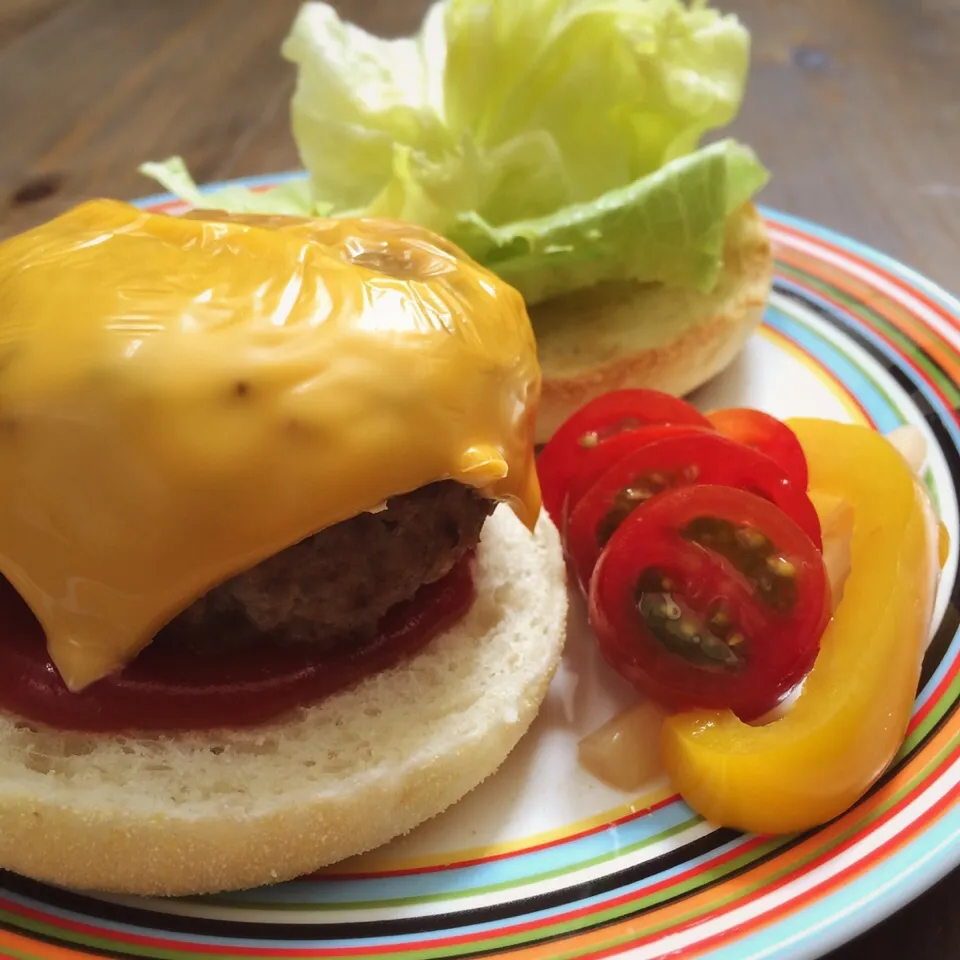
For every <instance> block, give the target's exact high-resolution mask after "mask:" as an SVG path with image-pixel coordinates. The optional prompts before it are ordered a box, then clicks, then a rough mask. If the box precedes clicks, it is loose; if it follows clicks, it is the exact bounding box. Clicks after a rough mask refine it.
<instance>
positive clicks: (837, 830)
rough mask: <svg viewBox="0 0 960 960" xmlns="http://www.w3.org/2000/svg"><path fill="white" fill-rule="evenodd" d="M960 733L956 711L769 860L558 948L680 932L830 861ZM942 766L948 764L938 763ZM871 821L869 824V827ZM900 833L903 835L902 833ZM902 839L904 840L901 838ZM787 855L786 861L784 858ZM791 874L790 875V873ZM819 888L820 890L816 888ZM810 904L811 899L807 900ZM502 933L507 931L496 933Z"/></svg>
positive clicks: (536, 950) (745, 929)
mask: <svg viewBox="0 0 960 960" xmlns="http://www.w3.org/2000/svg"><path fill="white" fill-rule="evenodd" d="M958 731H960V714H955V715H954V716H953V717H951V718H950V720H949V721H948V723H947V724H945V725H944V727H943V728H942V729H941V730H939V731H938V732H937V733H936V734H935V736H934V737H933V739H932V740H931V741H930V742H929V743H928V745H927V746H926V748H925V749H924V755H921V756H916V757H913V758H912V759H911V760H910V761H908V762H907V764H906V765H905V766H904V767H903V768H902V769H901V770H900V771H899V772H898V774H897V776H896V777H895V778H894V779H893V780H891V781H890V782H889V783H887V784H885V785H884V786H883V787H882V788H881V789H880V790H878V791H877V792H876V793H875V794H874V795H873V796H871V797H870V798H869V799H868V800H867V801H865V802H864V803H863V804H862V805H861V806H859V807H856V808H854V809H853V810H851V811H849V812H848V813H847V814H845V815H844V816H843V817H841V818H840V819H839V820H836V821H834V822H833V823H831V824H828V825H827V826H826V827H824V828H823V829H821V830H820V831H818V832H817V833H816V834H814V835H813V836H812V837H810V838H809V839H807V840H805V841H804V842H803V843H801V844H799V845H798V846H796V847H794V848H793V849H791V850H789V851H785V852H784V853H783V854H781V855H779V856H777V857H775V858H773V859H771V860H770V861H768V862H766V863H763V864H760V865H759V866H756V867H753V868H752V869H750V870H749V871H747V872H745V873H743V874H741V875H739V876H737V877H733V878H731V879H729V880H726V881H723V882H722V883H720V884H718V885H717V886H714V887H711V888H710V889H709V890H704V891H701V892H700V893H696V894H693V895H692V896H690V897H687V898H685V899H683V900H680V901H678V902H676V903H673V904H668V905H667V906H665V907H662V908H660V909H658V910H654V911H651V912H650V913H648V914H646V915H645V916H643V917H632V918H628V919H625V920H621V921H618V922H616V923H613V924H611V925H609V926H606V927H603V928H601V929H599V930H589V931H585V932H584V933H582V934H575V935H574V936H572V937H570V938H569V939H567V940H565V941H564V944H563V951H562V952H564V953H566V952H567V951H572V950H574V949H577V950H582V951H583V952H585V953H592V952H595V951H598V950H603V949H605V945H607V944H609V942H610V940H612V939H620V938H625V937H629V938H630V939H631V941H636V940H640V939H643V938H649V937H651V936H652V935H654V934H655V933H656V932H657V931H658V930H659V929H661V928H663V927H665V926H666V927H667V928H668V929H669V931H670V932H671V933H675V932H677V931H678V930H682V929H683V928H684V927H686V926H689V925H690V924H691V923H697V924H699V923H702V922H704V921H705V920H706V919H708V918H710V917H715V916H721V915H723V914H725V913H728V912H729V911H730V910H732V909H734V908H735V907H736V906H739V905H741V904H742V902H744V901H745V900H746V899H747V898H749V897H750V895H751V891H752V890H753V888H754V887H756V886H757V885H758V884H761V883H763V882H764V881H767V884H766V887H767V889H773V883H775V882H776V881H778V880H781V877H783V878H784V879H785V878H786V875H787V874H792V875H802V874H804V873H807V872H808V871H810V870H812V869H814V868H815V867H816V866H818V865H819V864H821V863H823V862H825V861H826V860H829V859H830V858H831V857H832V856H834V855H835V853H836V849H837V846H839V845H840V844H841V842H843V841H842V839H841V838H842V837H843V836H844V835H845V834H851V837H850V838H849V840H848V841H847V842H848V843H849V842H854V841H856V840H858V839H862V835H861V834H858V832H857V831H856V825H857V824H858V823H859V822H860V821H861V820H862V819H863V818H864V817H865V816H867V815H869V814H871V813H873V812H875V811H876V810H877V809H878V808H879V807H880V806H881V805H882V804H884V803H885V802H887V801H889V800H890V798H891V797H892V796H893V795H895V794H896V793H897V791H898V790H900V789H901V788H902V786H903V785H904V783H905V782H908V781H910V780H911V779H913V778H914V776H915V775H916V774H917V773H919V772H920V771H921V770H922V769H923V767H924V766H925V765H926V764H927V762H928V761H929V755H930V754H934V755H935V754H937V753H939V752H940V751H941V750H942V749H944V748H945V747H946V746H947V745H948V744H949V743H950V741H951V740H952V739H953V737H954V736H955V735H956V734H957V733H958ZM943 766H944V767H946V766H947V764H944V765H943ZM931 782H932V781H931V780H927V781H924V782H923V783H921V784H920V785H919V786H918V787H917V789H916V790H915V791H913V792H912V793H911V794H909V795H908V796H907V797H904V798H903V799H902V800H901V801H900V803H899V804H898V805H897V808H896V809H899V808H901V807H903V806H904V805H906V804H907V803H909V802H910V801H911V799H913V798H914V797H915V796H917V795H918V794H919V793H921V792H922V791H923V790H925V789H926V788H927V787H928V786H929V785H930V783H931ZM894 812H895V811H894V810H891V811H888V812H887V813H886V814H885V815H884V819H888V818H889V817H891V816H893V814H894ZM930 819H931V818H930V817H927V816H925V817H923V818H922V819H920V820H918V821H917V822H916V823H914V824H913V825H912V827H911V830H910V831H909V836H912V835H914V834H915V833H917V832H919V831H920V829H921V828H922V827H923V826H924V825H925V824H926V823H927V822H929V821H930ZM873 826H874V825H873V824H871V828H872V827H873ZM904 836H907V832H906V831H905V833H904ZM904 842H907V841H906V839H905V840H904ZM830 843H834V844H836V846H833V847H831V849H830V850H829V851H827V852H825V853H823V854H821V855H820V856H817V855H816V852H817V851H818V850H823V848H824V847H825V846H827V845H828V844H830ZM806 857H810V858H812V859H811V860H810V862H809V863H805V864H802V865H801V861H802V860H804V858H806ZM787 858H789V861H788V860H787ZM876 862H877V859H876V858H873V857H869V856H868V857H865V858H864V861H863V862H862V869H863V870H866V869H869V867H870V866H871V865H873V864H874V863H876ZM791 878H792V877H791ZM817 889H818V890H819V889H820V888H817ZM824 895H825V894H819V893H818V894H817V895H816V896H814V897H813V898H812V899H814V900H816V899H822V897H823V896H824ZM719 901H727V902H726V903H724V904H723V906H721V907H719V908H718V907H716V906H715V905H716V904H717V903H718V902H719ZM811 902H812V901H811ZM794 909H796V908H795V907H793V906H792V905H789V906H788V907H787V912H793V910H794ZM765 916H766V915H764V916H761V917H757V918H756V919H755V920H753V921H750V922H747V923H744V924H740V925H738V927H737V930H736V937H744V936H747V935H748V934H749V933H751V932H753V931H754V930H755V929H758V928H759V927H761V926H763V925H764V924H765V923H766V920H765ZM501 932H503V933H506V931H501ZM559 952H561V951H560V950H558V948H557V945H556V944H543V945H538V946H533V947H528V948H521V949H519V950H518V951H516V952H515V953H513V954H511V956H512V957H514V958H515V960H521V958H523V960H553V958H555V957H556V956H557V954H558V953H559Z"/></svg>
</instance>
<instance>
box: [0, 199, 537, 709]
mask: <svg viewBox="0 0 960 960" xmlns="http://www.w3.org/2000/svg"><path fill="white" fill-rule="evenodd" d="M539 393H540V373H539V367H538V365H537V361H536V351H535V345H534V339H533V334H532V331H531V328H530V324H529V321H528V319H527V315H526V312H525V309H524V306H523V302H522V300H521V298H520V296H519V294H517V293H516V292H515V291H514V290H513V289H511V288H510V287H508V286H506V285H504V284H503V283H502V282H500V281H499V280H497V279H496V278H495V277H494V276H493V275H492V274H490V273H488V272H486V271H485V270H483V269H481V268H480V267H478V266H477V265H476V264H474V263H473V262H471V261H469V260H467V259H465V258H464V257H463V255H462V254H460V253H459V252H458V251H457V250H456V249H455V248H453V247H451V246H450V245H448V244H447V243H446V242H445V241H443V240H441V239H439V238H437V237H435V236H434V235H432V234H430V233H428V232H426V231H423V230H419V229H417V228H414V227H409V226H405V225H403V226H402V225H399V224H393V223H383V222H375V221H361V220H353V221H350V220H341V221H332V220H310V221H306V220H289V219H280V218H260V217H248V218H235V219H231V218H227V217H220V216H219V215H217V214H212V213H211V214H200V215H199V217H198V216H197V215H194V217H193V218H177V217H169V216H160V215H155V214H150V213H145V212H142V211H140V210H138V209H136V208H134V207H132V206H128V205H126V204H122V203H117V202H113V201H102V200H101V201H94V202H91V203H87V204H84V205H83V206H80V207H78V208H76V209H74V210H73V211H71V212H69V213H67V214H65V215H63V216H61V217H59V218H58V219H56V220H54V221H52V222H51V223H48V224H47V225H45V226H42V227H39V228H37V229H35V230H32V231H30V232H28V233H26V234H23V235H21V236H19V237H15V238H13V239H11V240H8V241H6V242H5V243H3V244H0V572H2V573H3V574H4V575H5V576H6V577H7V578H8V579H9V580H10V581H11V582H12V583H13V585H14V586H15V587H16V588H17V589H18V590H19V591H20V593H21V595H22V596H23V597H24V599H25V600H26V602H27V603H28V604H29V606H30V607H31V609H32V610H33V612H34V613H35V615H36V616H37V618H38V619H39V620H40V622H41V624H42V626H43V628H44V630H45V631H46V636H47V643H48V647H49V651H50V655H51V657H52V659H53V661H54V663H55V664H56V666H57V668H58V669H59V671H60V673H61V674H62V676H63V678H64V680H65V681H66V683H67V685H68V686H69V687H70V688H71V689H73V690H79V689H81V688H83V687H84V686H86V685H88V684H90V683H91V682H93V681H95V680H97V679H99V678H101V677H103V676H105V675H107V674H109V673H111V672H113V671H115V670H117V669H119V668H121V667H122V666H123V665H124V664H125V663H127V662H128V661H129V660H130V659H132V658H133V657H134V656H135V655H136V654H137V653H138V652H139V651H140V650H141V649H142V648H143V647H144V646H145V645H146V644H148V643H149V642H150V640H151V638H152V637H153V636H154V635H155V633H156V632H157V631H158V630H159V628H160V627H161V626H163V624H164V623H166V622H167V621H168V620H169V619H171V617H173V616H174V615H176V614H177V613H178V612H179V611H181V610H182V609H184V608H185V607H186V606H188V605H189V604H190V603H191V602H192V601H193V600H194V599H195V598H197V597H198V596H200V595H202V594H203V593H205V592H206V591H207V590H209V589H210V588H211V587H213V586H214V585H216V584H217V583H219V582H222V581H223V580H225V579H227V578H229V577H230V576H232V575H234V574H236V573H238V572H240V571H242V570H245V569H248V568H250V567H251V566H253V565H254V564H256V563H258V562H259V561H261V560H262V559H264V558H266V557H268V556H270V555H272V554H273V553H276V552H278V551H279V550H282V549H283V548H285V547H287V546H289V545H291V544H293V543H295V542H297V541H299V540H301V539H303V538H304V537H306V536H309V535H310V534H312V533H314V532H316V531H318V530H321V529H323V528H324V527H327V526H329V525H331V524H334V523H337V522H339V521H341V520H345V519H347V518H349V517H351V516H354V515H355V514H357V513H359V512H361V511H364V510H369V509H376V508H377V507H378V505H381V504H382V503H383V502H384V501H385V500H386V499H388V498H389V497H390V496H393V495H396V494H400V493H405V492H408V491H410V490H413V489H415V488H417V487H420V486H423V485H425V484H427V483H430V482H432V481H435V480H440V479H447V478H452V479H454V480H458V481H460V482H461V483H465V484H469V485H471V486H473V487H475V488H477V489H478V490H480V491H482V492H483V493H484V494H485V495H487V496H489V497H492V498H497V499H502V500H506V501H508V502H509V503H510V504H511V505H512V506H513V508H514V510H515V511H516V512H517V514H518V516H519V517H520V518H521V520H523V521H524V522H525V523H527V525H528V526H530V525H532V524H533V523H534V522H535V520H536V517H537V514H538V512H539V508H540V494H539V487H538V485H537V480H536V473H535V470H534V464H533V451H532V437H533V424H534V419H535V416H536V407H537V403H538V399H539Z"/></svg>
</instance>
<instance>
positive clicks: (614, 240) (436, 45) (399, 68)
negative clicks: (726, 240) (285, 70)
mask: <svg viewBox="0 0 960 960" xmlns="http://www.w3.org/2000/svg"><path fill="white" fill-rule="evenodd" d="M283 55H284V56H285V57H286V58H287V59H288V60H290V61H291V62H292V63H294V64H295V65H296V67H297V85H296V90H295V92H294V96H293V100H292V103H291V123H292V128H293V134H294V137H295V139H296V142H297V145H298V148H299V151H300V155H301V158H302V160H303V163H304V166H305V167H306V168H307V171H308V173H309V184H307V185H303V184H301V185H298V186H297V187H293V186H292V185H290V184H285V185H283V186H282V187H278V188H276V189H275V190H269V191H266V192H261V193H258V194H257V195H256V197H253V196H252V195H250V191H243V190H242V188H228V189H229V190H230V191H231V192H230V193H229V195H228V194H227V193H226V192H222V193H221V195H220V196H219V197H217V199H216V203H217V205H218V206H228V208H229V209H236V210H239V209H243V210H250V209H256V210H258V211H263V210H274V211H277V212H285V213H301V214H313V213H326V214H331V215H334V216H347V215H364V216H387V217H394V218H398V219H403V220H407V221H411V222H415V223H419V224H421V225H423V226H427V227H430V228H432V229H434V230H437V231H438V232H441V233H444V234H446V235H447V236H449V237H450V238H451V239H453V240H454V241H455V242H457V243H459V244H460V245H461V246H462V247H464V249H465V250H466V251H467V252H468V253H470V254H471V255H472V256H474V257H475V258H476V259H478V260H479V261H480V262H481V263H484V264H485V265H487V266H489V267H490V268H491V269H493V270H495V271H497V272H499V273H500V274H501V275H502V276H503V277H504V278H505V279H507V280H508V281H510V282H511V283H513V284H514V285H516V286H517V287H518V288H519V289H520V290H521V292H523V293H524V295H525V296H526V297H527V298H528V300H529V301H530V302H536V301H537V300H540V299H543V298H546V297H550V296H554V295H557V294H560V293H564V292H566V291H569V290H573V289H577V288H579V287H582V286H586V285H590V284H594V283H597V282H599V281H601V280H604V279H613V278H630V277H635V278H637V279H639V280H660V281H663V282H666V283H671V284H677V285H682V286H688V287H692V288H697V289H704V290H706V289H709V288H710V287H711V285H712V284H713V282H714V281H715V279H716V276H717V273H718V271H719V268H720V258H721V256H722V241H723V223H724V220H725V219H726V217H727V216H728V215H729V213H730V212H732V210H733V209H735V208H736V207H737V206H738V205H740V204H742V203H743V202H745V201H746V200H748V199H749V198H750V197H751V196H752V194H753V193H754V192H755V191H756V190H758V189H759V188H760V187H761V186H762V185H763V183H764V181H765V179H766V172H765V171H764V170H763V168H762V166H761V165H760V163H759V162H758V161H757V159H756V157H755V156H754V155H753V154H752V153H751V152H750V151H749V150H748V149H747V148H745V147H743V146H741V145H739V144H737V143H735V142H733V141H723V142H721V143H719V144H714V145H712V146H710V147H706V148H703V149H698V144H699V143H700V141H701V139H702V138H703V137H704V135H705V134H707V133H709V132H710V131H713V130H716V129H719V128H721V127H723V126H725V125H726V124H727V123H729V122H730V120H732V119H733V117H734V116H735V114H736V112H737V110H738V109H739V105H740V101H741V98H742V95H743V88H744V84H745V81H746V75H747V69H748V61H749V36H748V34H747V32H746V30H745V29H744V28H743V27H742V26H741V25H740V23H739V22H738V21H737V20H736V18H734V17H731V16H723V15H721V14H719V13H718V12H716V11H715V10H713V9H711V8H710V7H708V5H707V3H706V2H705V0H689V2H686V0H442V2H440V3H438V4H435V5H434V6H433V7H432V8H431V10H430V11H429V13H428V15H427V17H426V19H425V21H424V25H423V28H422V29H421V31H420V33H419V34H417V35H416V36H415V37H409V38H402V39H397V40H384V39H380V38H377V37H373V36H371V35H370V34H368V33H366V32H364V31H363V30H361V29H359V28H358V27H355V26H352V25H350V24H346V23H344V22H343V21H342V20H341V19H340V18H339V16H338V15H337V13H336V12H335V10H334V9H333V8H332V7H330V6H328V5H327V4H325V3H318V2H311V3H306V4H304V6H303V7H302V8H301V10H300V12H299V14H298V16H297V18H296V21H295V22H294V25H293V27H292V30H291V32H290V34H289V36H288V37H287V39H286V41H285V42H284V45H283ZM147 172H148V173H149V174H150V175H153V176H155V177H157V178H158V179H162V182H164V183H165V185H166V186H167V187H168V189H172V190H173V191H174V192H175V193H177V194H178V195H180V196H182V197H184V199H187V200H190V199H191V196H192V195H193V194H194V192H195V189H196V188H195V186H194V185H193V182H192V181H191V180H189V176H188V175H187V174H186V171H185V170H183V169H182V164H181V165H180V168H178V166H177V161H176V158H174V160H173V161H168V162H167V164H165V165H162V166H160V167H157V166H155V165H154V166H150V167H148V168H147ZM191 202H193V201H191ZM204 202H205V203H206V204H207V205H212V203H213V202H214V199H213V198H211V197H210V196H209V195H205V196H204Z"/></svg>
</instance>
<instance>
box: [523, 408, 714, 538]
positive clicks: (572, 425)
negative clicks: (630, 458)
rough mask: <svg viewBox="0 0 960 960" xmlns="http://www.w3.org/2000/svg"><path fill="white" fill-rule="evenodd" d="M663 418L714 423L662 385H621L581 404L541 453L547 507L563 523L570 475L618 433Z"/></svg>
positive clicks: (675, 421)
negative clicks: (649, 387) (660, 387)
mask: <svg viewBox="0 0 960 960" xmlns="http://www.w3.org/2000/svg"><path fill="white" fill-rule="evenodd" d="M658 423H660V424H662V423H670V424H688V425H690V426H694V427H703V428H705V429H707V430H712V429H713V427H712V426H711V424H710V421H709V420H707V418H706V417H705V416H703V414H701V413H700V412H699V411H698V410H696V409H694V407H692V406H690V404H689V403H687V402H686V401H684V400H678V399H677V398H676V397H671V396H670V395H669V394H666V393H659V392H658V391H656V390H616V391H614V392H613V393H606V394H604V395H603V396H602V397H597V399H596V400H593V401H591V402H590V403H588V404H587V405H586V406H585V407H581V408H580V409H579V410H578V411H577V412H576V413H575V414H573V416H571V417H570V418H569V419H568V420H566V421H565V422H564V423H563V424H562V425H561V426H560V428H559V429H558V430H557V432H556V433H555V434H554V435H553V437H552V438H551V440H550V442H549V443H548V444H547V445H546V446H545V447H544V448H543V450H542V451H541V452H540V456H539V457H538V458H537V472H538V473H539V475H540V489H541V492H542V494H543V506H544V508H545V509H546V511H547V513H549V514H550V516H551V517H553V519H554V521H556V522H557V523H560V522H561V521H562V517H563V503H564V499H565V497H566V495H567V489H568V486H569V483H570V478H571V477H572V476H573V474H574V473H575V472H577V471H578V470H579V469H580V468H581V467H583V466H584V465H585V464H586V463H587V462H589V460H590V459H592V458H593V457H594V456H597V451H599V450H600V449H601V448H602V447H603V446H604V444H606V443H607V442H609V441H610V439H611V438H612V437H615V436H617V435H618V434H621V433H625V432H627V431H629V430H636V429H638V428H640V427H646V426H649V425H651V424H658Z"/></svg>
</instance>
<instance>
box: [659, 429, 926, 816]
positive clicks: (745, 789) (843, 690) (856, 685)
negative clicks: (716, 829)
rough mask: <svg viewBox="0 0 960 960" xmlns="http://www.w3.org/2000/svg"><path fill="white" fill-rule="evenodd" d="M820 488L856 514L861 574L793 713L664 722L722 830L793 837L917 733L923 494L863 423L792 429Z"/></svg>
mask: <svg viewBox="0 0 960 960" xmlns="http://www.w3.org/2000/svg"><path fill="white" fill-rule="evenodd" d="M788 425H789V426H790V427H791V428H792V429H793V430H794V432H795V433H796V435H797V437H798V438H799V440H800V443H801V445H802V446H803V449H804V451H805V453H806V455H807V461H808V464H809V467H810V489H811V491H816V492H820V493H823V494H825V495H829V496H837V497H842V498H844V499H845V500H847V501H849V503H851V504H852V506H853V511H854V523H853V540H852V543H851V569H850V575H849V578H848V579H847V581H846V584H845V585H844V590H843V598H842V600H841V601H840V604H839V606H838V608H837V610H836V612H835V614H834V618H833V620H832V621H831V622H830V624H829V626H828V627H827V630H826V631H825V633H824V635H823V638H822V643H821V648H820V653H819V655H818V656H817V660H816V663H815V665H814V667H813V669H812V671H811V672H810V674H809V675H808V677H807V679H806V682H805V683H804V685H803V690H802V692H801V694H800V696H799V698H798V699H797V701H796V702H795V703H794V705H793V706H792V708H790V709H789V711H788V712H787V713H786V714H785V715H784V716H782V717H781V718H780V719H777V720H774V721H772V722H770V723H768V724H766V725H764V726H750V725H747V724H745V723H743V722H742V721H740V720H739V719H737V717H736V716H734V715H733V714H732V713H730V712H729V711H724V712H716V711H696V712H687V713H683V714H676V715H674V716H672V717H669V718H667V720H666V721H665V722H664V724H663V726H662V728H661V735H660V748H661V753H662V756H663V760H664V763H665V766H666V768H667V771H668V772H669V774H670V776H671V778H672V779H673V782H674V785H675V786H676V788H677V789H678V790H679V792H680V793H681V794H682V795H683V797H684V799H685V800H686V801H687V802H688V803H689V804H690V806H691V807H693V808H694V809H695V810H696V811H698V812H699V813H700V814H702V815H703V816H704V817H706V818H707V819H708V820H711V821H713V822H715V823H717V824H720V825H723V826H728V827H735V828H737V829H740V830H747V831H754V832H757V833H789V832H793V831H797V830H804V829H807V828H809V827H813V826H815V825H817V824H821V823H824V822H826V821H827V820H830V819H832V818H833V817H835V816H837V815H839V814H841V813H843V812H844V811H845V810H847V809H848V808H849V807H850V806H851V805H852V804H853V803H855V802H856V800H857V799H859V798H860V797H861V796H862V795H863V794H864V792H865V791H866V790H867V789H868V788H869V787H870V786H871V784H873V783H874V782H875V781H876V780H877V778H878V777H879V776H880V775H881V774H882V773H883V771H884V770H885V769H886V768H887V766H888V765H889V764H890V762H891V761H892V760H893V758H894V757H895V756H896V754H897V751H898V750H899V748H900V745H901V744H902V742H903V738H904V736H905V734H906V729H907V724H908V721H909V719H910V714H911V708H912V706H913V700H914V696H915V693H916V689H917V683H918V680H919V674H920V663H921V660H922V655H923V651H924V649H925V644H926V640H927V637H928V634H929V630H930V625H931V619H932V616H933V604H934V599H935V595H936V586H937V582H938V573H939V564H938V558H937V535H936V534H937V526H936V520H935V519H934V517H933V513H932V509H931V507H930V502H929V498H928V497H927V494H926V491H925V490H924V489H923V487H922V486H921V485H920V483H919V481H917V479H916V478H915V477H914V475H913V473H912V472H911V471H910V468H909V467H908V466H907V464H906V463H905V461H904V460H903V458H902V457H901V456H900V454H899V453H897V452H896V450H894V448H893V447H892V446H891V445H890V444H889V443H888V442H887V441H886V440H885V439H884V438H883V437H882V436H880V435H879V434H877V433H875V432H874V431H872V430H869V429H867V428H865V427H860V426H852V425H848V424H841V423H834V422H831V421H825V420H795V421H791V422H790V423H789V424H788Z"/></svg>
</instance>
